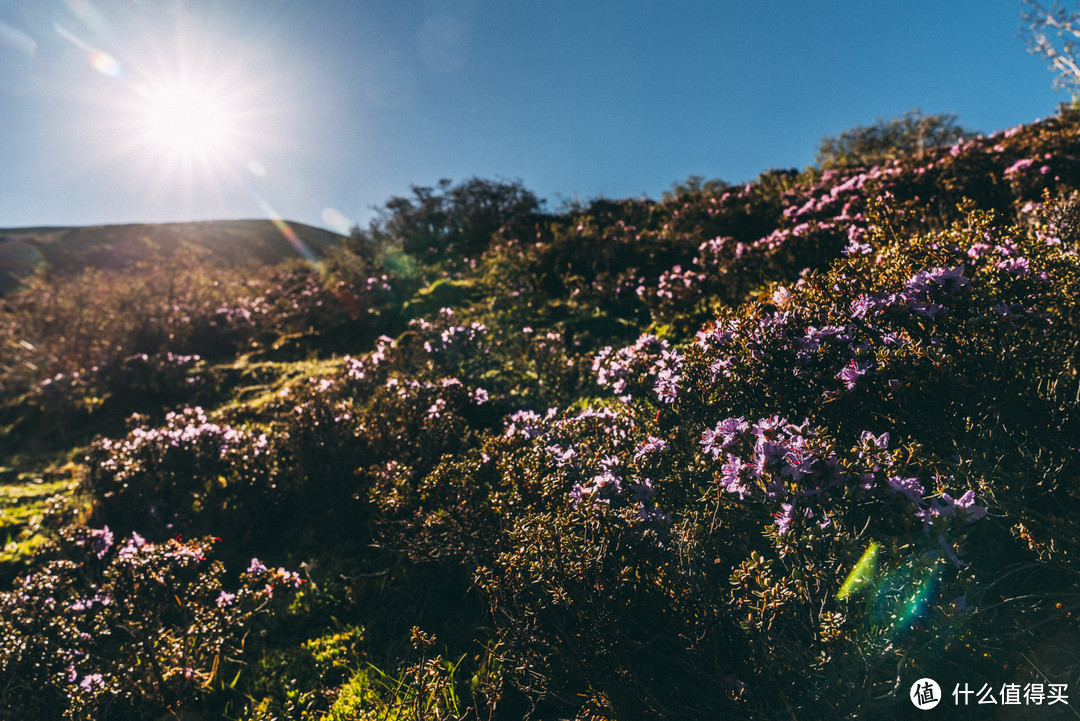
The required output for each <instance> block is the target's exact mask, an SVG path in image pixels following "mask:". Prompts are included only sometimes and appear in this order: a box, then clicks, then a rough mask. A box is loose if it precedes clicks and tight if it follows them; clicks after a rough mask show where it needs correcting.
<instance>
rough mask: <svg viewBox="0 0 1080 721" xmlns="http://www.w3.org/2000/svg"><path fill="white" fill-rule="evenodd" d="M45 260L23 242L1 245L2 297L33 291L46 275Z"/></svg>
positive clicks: (32, 247) (0, 293)
mask: <svg viewBox="0 0 1080 721" xmlns="http://www.w3.org/2000/svg"><path fill="white" fill-rule="evenodd" d="M45 268H46V263H45V258H44V257H43V256H42V255H41V251H39V250H38V249H37V248H35V247H34V246H32V245H30V244H29V243H24V242H22V241H21V240H12V241H8V242H6V243H0V296H5V295H11V294H13V293H22V292H25V291H28V290H33V289H34V288H36V287H37V286H38V285H40V284H41V282H42V280H43V279H44V275H45Z"/></svg>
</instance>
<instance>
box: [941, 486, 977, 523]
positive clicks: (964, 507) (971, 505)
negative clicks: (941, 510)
mask: <svg viewBox="0 0 1080 721" xmlns="http://www.w3.org/2000/svg"><path fill="white" fill-rule="evenodd" d="M941 497H942V499H944V501H945V504H946V509H948V512H949V513H953V512H955V513H957V515H958V516H959V517H960V519H961V520H963V521H966V522H968V523H972V522H974V521H977V520H979V519H980V518H982V517H983V516H985V515H986V508H985V507H983V506H978V505H976V504H975V491H971V490H969V491H968V492H967V493H965V494H964V495H962V496H960V498H957V499H955V500H954V499H953V498H952V497H951V496H950V495H949V494H948V493H942V494H941Z"/></svg>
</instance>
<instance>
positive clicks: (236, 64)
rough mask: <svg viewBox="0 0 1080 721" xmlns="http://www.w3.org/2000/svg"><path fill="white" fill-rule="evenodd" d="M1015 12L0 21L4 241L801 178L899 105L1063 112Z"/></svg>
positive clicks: (330, 1)
mask: <svg viewBox="0 0 1080 721" xmlns="http://www.w3.org/2000/svg"><path fill="white" fill-rule="evenodd" d="M1020 10H1021V5H1020V3H1019V2H1018V0H949V2H947V3H942V2H940V0H905V2H902V3H881V2H866V0H834V1H832V2H828V3H825V2H821V3H809V2H804V1H803V0H785V1H780V0H771V1H770V0H756V1H754V2H750V1H744V2H731V1H728V0H711V1H708V2H706V1H701V2H688V1H680V0H666V1H665V2H659V1H655V2H641V1H637V0H575V1H573V2H570V1H564V0H547V1H546V2H542V3H540V2H526V1H525V0H429V1H425V2H421V1H420V0H379V1H375V0H370V1H364V0H353V1H345V0H340V1H336V0H306V1H305V0H230V2H209V1H205V2H197V1H195V0H190V1H184V0H0V161H2V167H3V170H2V172H0V227H17V226H37V225H85V224H105V223H128V222H165V221H180V220H204V219H220V218H250V217H260V216H266V215H278V216H281V217H283V218H286V219H289V220H295V221H299V222H304V223H309V224H313V225H321V226H324V227H337V228H344V227H347V226H348V225H349V224H350V223H361V224H364V223H366V222H367V221H368V220H369V219H370V218H371V216H372V213H373V208H374V207H376V206H380V205H382V203H384V202H385V201H386V200H387V199H388V198H389V197H391V196H393V195H404V194H408V192H409V186H410V185H434V184H436V183H437V182H438V180H439V179H440V178H451V179H453V180H463V179H466V178H468V177H472V176H478V177H482V178H505V179H511V180H521V181H522V183H523V184H524V185H525V187H527V188H529V189H530V190H532V191H533V192H535V193H536V194H537V195H539V196H540V197H542V198H546V199H547V200H548V205H549V208H557V207H558V206H559V203H560V202H561V201H562V200H566V199H572V198H581V199H586V200H587V199H590V198H594V197H596V196H600V195H603V196H606V197H610V198H620V197H628V196H632V197H641V196H649V197H659V196H660V195H661V194H662V193H663V191H664V190H665V189H667V188H670V186H671V184H672V183H673V182H675V181H680V180H683V179H685V178H687V177H688V176H690V175H692V174H696V175H702V176H705V177H706V178H715V177H719V178H724V179H725V180H728V181H729V182H741V181H745V180H750V179H752V178H754V177H755V176H756V175H757V174H758V173H761V172H763V171H765V170H768V169H770V168H789V167H794V168H801V167H803V166H805V165H807V164H809V163H812V162H813V159H814V153H815V149H816V147H817V144H818V142H819V140H820V139H821V138H822V136H824V135H827V134H836V133H839V132H841V131H843V130H845V129H847V128H849V127H852V126H854V125H860V124H869V123H872V122H874V121H875V120H876V119H878V118H889V117H893V116H896V115H900V114H902V113H903V112H905V111H907V110H910V109H912V108H921V109H922V110H923V111H924V112H926V113H941V112H950V113H955V114H956V115H957V116H958V117H959V121H960V123H961V124H962V125H963V126H964V127H966V128H969V129H972V130H978V131H982V132H992V131H994V130H998V129H1003V128H1007V127H1011V126H1013V125H1017V124H1020V123H1028V122H1032V121H1034V120H1036V119H1038V118H1041V117H1046V116H1048V115H1052V114H1054V113H1055V112H1056V108H1057V105H1058V103H1059V102H1061V101H1062V100H1065V99H1066V98H1065V97H1064V96H1063V95H1060V94H1057V93H1055V92H1054V91H1053V89H1052V87H1051V84H1052V81H1053V76H1052V74H1051V73H1050V72H1048V71H1047V70H1046V66H1045V63H1044V61H1043V60H1042V59H1041V58H1038V57H1034V56H1031V55H1029V54H1027V53H1026V52H1025V47H1024V43H1023V41H1022V40H1021V39H1019V38H1018V37H1017V32H1018V29H1019V24H1020ZM178 89H180V90H178ZM163 99H164V100H163ZM189 101H190V102H189ZM193 109H194V110H193ZM189 114H190V117H189ZM185 123H187V125H185Z"/></svg>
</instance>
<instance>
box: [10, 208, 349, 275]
mask: <svg viewBox="0 0 1080 721" xmlns="http://www.w3.org/2000/svg"><path fill="white" fill-rule="evenodd" d="M287 225H288V227H289V228H291V229H292V231H293V232H294V233H295V237H296V238H297V239H298V240H299V241H300V242H301V243H303V246H304V247H306V248H307V249H309V250H310V251H311V253H313V254H314V255H316V256H322V255H323V254H325V252H326V251H327V250H329V249H330V248H335V247H339V246H340V245H341V243H342V241H343V240H344V238H343V237H342V236H340V235H337V234H336V233H332V232H330V231H328V230H323V229H321V228H313V227H311V226H309V225H303V224H301V223H288V224H287ZM6 243H20V244H25V245H29V246H31V247H32V248H34V249H35V250H36V251H37V252H38V253H40V254H41V260H43V261H44V262H45V264H46V265H47V267H50V268H53V269H55V270H56V271H59V272H71V271H78V270H82V269H84V268H123V267H127V266H130V265H133V264H135V263H137V262H139V261H142V260H149V259H152V258H155V257H157V256H165V257H168V256H171V255H174V254H176V253H177V252H180V251H182V250H185V249H187V250H192V249H195V250H205V251H209V252H211V253H212V254H213V255H214V257H215V260H216V261H218V262H220V261H224V262H227V263H233V264H273V263H280V262H282V261H284V260H287V259H289V258H297V257H302V255H301V252H300V251H298V250H297V247H296V246H295V245H294V244H293V243H292V242H290V240H289V239H288V238H287V237H286V236H285V235H284V234H283V233H282V231H281V229H280V228H279V227H278V226H276V225H275V224H274V223H273V222H272V221H269V220H221V221H210V222H190V223H158V224H140V223H132V224H127V225H101V226H87V227H60V228H0V247H2V246H3V244H6Z"/></svg>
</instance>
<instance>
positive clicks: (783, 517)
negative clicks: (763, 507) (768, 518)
mask: <svg viewBox="0 0 1080 721" xmlns="http://www.w3.org/2000/svg"><path fill="white" fill-rule="evenodd" d="M780 507H781V508H782V509H784V510H783V511H782V512H780V513H774V514H773V523H775V524H776V532H777V533H778V534H780V535H781V536H783V535H784V534H786V533H787V532H788V530H789V529H790V528H791V512H792V510H793V508H794V506H792V504H790V503H782V504H780Z"/></svg>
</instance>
